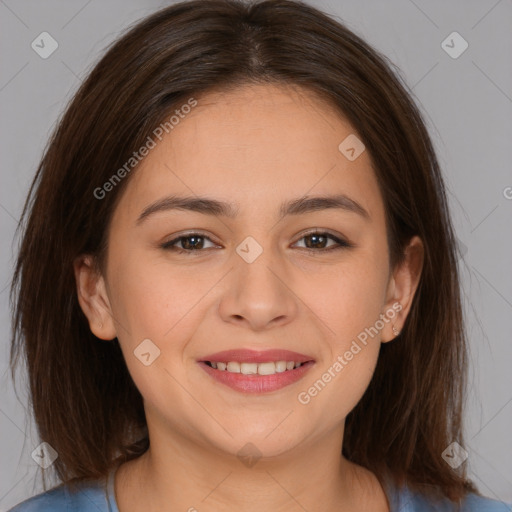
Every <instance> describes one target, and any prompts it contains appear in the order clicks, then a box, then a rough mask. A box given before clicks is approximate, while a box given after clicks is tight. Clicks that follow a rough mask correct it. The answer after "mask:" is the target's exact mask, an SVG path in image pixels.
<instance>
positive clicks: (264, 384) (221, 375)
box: [199, 361, 315, 393]
mask: <svg viewBox="0 0 512 512" xmlns="http://www.w3.org/2000/svg"><path fill="white" fill-rule="evenodd" d="M314 364H315V363H314V361H308V362H307V363H303V364H301V365H300V366H299V367H298V368H295V369H293V370H286V371H284V372H281V373H274V375H244V374H243V373H232V372H228V371H227V370H216V369H215V368H212V367H211V366H208V365H207V364H206V363H203V362H200V363H199V366H201V368H203V370H204V371H205V372H206V373H207V374H208V375H210V376H211V377H213V378H214V379H215V380H217V381H218V382H220V383H222V384H225V385H226V386H229V387H230V388H232V389H235V390H236V391H241V392H242V393H268V392H270V391H277V390H278V389H281V388H284V387H285V386H289V385H290V384H293V383H294V382H297V381H298V380H300V379H302V377H304V375H305V374H306V372H307V371H308V370H309V369H310V368H311V366H313V365H314Z"/></svg>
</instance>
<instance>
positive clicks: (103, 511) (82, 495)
mask: <svg viewBox="0 0 512 512" xmlns="http://www.w3.org/2000/svg"><path fill="white" fill-rule="evenodd" d="M68 510H73V511H75V512H89V511H91V512H108V511H109V506H108V502H107V499H106V495H105V491H104V489H102V487H101V485H100V484H99V483H92V484H87V485H81V486H80V487H79V488H78V489H77V490H76V491H73V492H71V491H70V490H69V488H68V487H67V486H65V485H60V486H58V487H55V488H53V489H50V490H49V491H46V492H42V493H41V494H37V495H36V496H32V497H31V498H28V499H27V500H25V501H22V502H21V503H19V504H18V505H16V506H15V507H14V508H11V509H10V510H9V511H8V512H45V511H52V512H67V511H68Z"/></svg>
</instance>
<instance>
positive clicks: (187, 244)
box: [161, 231, 354, 254]
mask: <svg viewBox="0 0 512 512" xmlns="http://www.w3.org/2000/svg"><path fill="white" fill-rule="evenodd" d="M300 240H306V243H305V247H303V248H304V249H306V250H307V251H311V252H317V253H318V252H327V251H333V250H336V249H343V248H348V247H354V246H353V244H351V243H349V242H347V241H346V240H343V239H342V238H339V237H337V236H334V235H333V234H331V233H328V232H325V231H312V232H310V233H307V234H305V235H303V236H302V238H300V239H299V241H300ZM329 240H332V241H334V242H335V244H334V245H331V246H329V245H327V246H326V245H325V244H326V243H328V241H329ZM205 241H209V242H210V243H211V244H212V245H211V247H218V246H216V245H215V244H214V243H213V242H212V240H211V239H210V238H209V237H207V236H206V235H203V234H201V233H189V234H187V235H181V236H178V237H176V238H173V239H172V240H169V241H168V242H165V243H163V244H162V245H161V247H162V249H165V250H168V251H174V252H177V253H188V254H190V253H192V252H202V250H203V249H205V248H206V249H208V248H209V247H205V245H204V244H205ZM296 243H298V242H296ZM178 245H181V247H178ZM211 247H210V248H211Z"/></svg>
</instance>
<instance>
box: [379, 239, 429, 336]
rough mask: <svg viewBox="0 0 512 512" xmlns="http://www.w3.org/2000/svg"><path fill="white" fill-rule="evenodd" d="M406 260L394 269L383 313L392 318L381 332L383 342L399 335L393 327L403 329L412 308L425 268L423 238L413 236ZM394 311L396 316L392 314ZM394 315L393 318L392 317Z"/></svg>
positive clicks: (398, 329) (406, 249)
mask: <svg viewBox="0 0 512 512" xmlns="http://www.w3.org/2000/svg"><path fill="white" fill-rule="evenodd" d="M404 255H405V257H404V260H403V262H402V263H400V264H398V265H397V266H396V268H395V269H394V270H393V273H392V275H391V277H390V280H389V284H388V289H387V293H386V303H385V305H384V310H383V312H382V313H383V314H384V315H386V312H387V315H386V316H387V317H388V318H390V320H389V321H388V322H385V325H384V328H383V329H382V332H381V342H382V343H386V342H388V341H391V340H393V339H395V338H396V337H397V336H398V335H397V334H396V333H394V332H393V327H395V329H396V330H397V331H401V330H402V328H403V325H404V323H405V320H406V318H407V315H408V314H409V311H410V309H411V304H412V301H413V299H414V294H415V293H416V289H417V288H418V283H419V281H420V277H421V271H422V269H423V258H424V247H423V242H422V241H421V238H419V237H418V236H413V237H412V238H411V239H410V241H409V243H408V245H407V247H406V248H405V249H404ZM390 312H394V313H395V314H394V316H393V315H392V314H390ZM391 317H392V318H391Z"/></svg>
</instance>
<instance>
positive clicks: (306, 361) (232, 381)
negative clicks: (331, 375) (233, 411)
mask: <svg viewBox="0 0 512 512" xmlns="http://www.w3.org/2000/svg"><path fill="white" fill-rule="evenodd" d="M198 363H199V365H200V366H201V367H202V368H203V370H205V371H206V373H208V375H210V376H211V377H212V378H213V379H215V380H216V381H218V382H220V383H222V384H224V385H227V386H229V387H230V388H232V389H235V390H237V391H241V392H244V393H266V392H270V391H276V390H278V389H281V388H283V387H285V386H288V385H290V384H293V383H295V382H297V381H298V380H300V379H301V378H302V377H303V376H304V375H305V373H306V372H307V371H308V370H309V369H310V368H311V367H312V366H313V365H314V364H315V360H314V359H313V358H312V357H310V356H307V355H305V354H299V353H297V352H291V351H288V350H267V351H263V352H256V351H253V350H229V351H224V352H218V353H216V354H211V355H209V356H206V357H204V358H203V359H201V360H199V361H198Z"/></svg>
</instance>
